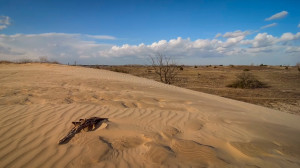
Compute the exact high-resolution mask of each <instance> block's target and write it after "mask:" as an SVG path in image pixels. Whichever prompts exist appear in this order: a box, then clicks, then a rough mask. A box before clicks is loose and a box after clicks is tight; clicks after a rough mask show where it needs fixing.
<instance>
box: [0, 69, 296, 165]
mask: <svg viewBox="0 0 300 168" xmlns="http://www.w3.org/2000/svg"><path fill="white" fill-rule="evenodd" d="M0 78H1V80H0V117H1V120H0V134H1V136H0V151H1V152H0V167H300V150H299V149H300V116H296V115H291V114H287V113H283V112H279V111H275V110H271V109H267V108H264V107H260V106H256V105H251V104H247V103H243V102H239V101H235V100H230V99H226V98H222V97H218V96H214V95H209V94H204V93H200V92H195V91H191V90H187V89H183V88H178V87H175V86H169V85H164V84H162V83H158V82H155V81H152V80H148V79H143V78H138V77H134V76H131V75H128V74H120V73H115V72H110V71H105V70H97V69H89V68H82V67H73V66H64V65H48V64H22V65H15V64H9V65H0ZM90 117H101V118H108V119H109V121H108V122H105V123H102V125H101V126H99V127H98V128H97V129H95V130H92V131H88V132H84V131H82V132H80V133H78V134H76V135H75V136H74V137H73V138H72V139H71V140H70V141H69V142H68V143H66V144H63V145H58V141H59V140H60V139H61V138H63V137H64V136H65V135H66V134H67V133H68V132H69V131H70V129H71V128H72V127H73V125H72V121H78V120H79V119H80V118H90Z"/></svg>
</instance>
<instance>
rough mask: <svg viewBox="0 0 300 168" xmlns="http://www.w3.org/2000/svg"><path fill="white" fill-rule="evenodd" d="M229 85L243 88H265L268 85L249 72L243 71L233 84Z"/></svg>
mask: <svg viewBox="0 0 300 168" xmlns="http://www.w3.org/2000/svg"><path fill="white" fill-rule="evenodd" d="M227 87H233V88H242V89H256V88H264V87H266V85H265V84H264V83H262V82H261V81H259V80H258V79H256V78H255V76H254V75H252V74H251V73H249V72H243V73H241V74H239V75H237V80H236V81H235V82H233V83H232V84H229V85H227Z"/></svg>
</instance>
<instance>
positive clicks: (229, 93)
mask: <svg viewBox="0 0 300 168" xmlns="http://www.w3.org/2000/svg"><path fill="white" fill-rule="evenodd" d="M92 67H94V68H101V69H107V70H113V69H116V68H117V69H118V70H122V71H126V72H128V73H129V74H132V75H136V76H140V77H144V78H149V79H153V80H156V81H160V80H159V77H158V76H157V75H156V74H155V72H154V70H153V69H152V68H151V67H147V66H134V65H133V66H92ZM245 69H248V70H249V71H250V72H251V74H253V75H254V76H255V77H257V79H258V80H259V81H261V82H263V83H265V84H267V85H268V87H267V88H259V89H240V88H228V87H226V86H227V85H228V84H231V83H233V82H234V81H235V80H236V75H238V74H240V73H242V72H244V70H245ZM299 83H300V73H299V71H298V67H296V66H293V67H292V66H290V67H289V68H288V69H286V68H285V67H283V66H282V67H280V66H266V65H263V66H236V65H234V66H233V65H231V66H214V65H213V66H211V65H210V66H197V68H195V66H185V67H183V70H182V71H180V72H179V74H178V78H177V80H176V81H175V83H174V84H173V85H176V86H179V87H184V88H188V89H191V90H195V91H201V92H205V93H209V94H215V95H219V96H222V97H227V98H231V99H235V100H240V101H244V102H248V103H253V104H257V105H261V106H265V107H269V108H273V109H277V110H280V111H284V112H288V113H293V114H298V115H300V87H299Z"/></svg>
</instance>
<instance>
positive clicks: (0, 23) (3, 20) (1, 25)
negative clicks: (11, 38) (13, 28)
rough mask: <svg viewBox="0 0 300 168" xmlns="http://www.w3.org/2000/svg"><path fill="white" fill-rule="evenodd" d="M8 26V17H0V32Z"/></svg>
mask: <svg viewBox="0 0 300 168" xmlns="http://www.w3.org/2000/svg"><path fill="white" fill-rule="evenodd" d="M8 25H10V18H9V17H8V16H0V30H3V29H5V28H7V26H8Z"/></svg>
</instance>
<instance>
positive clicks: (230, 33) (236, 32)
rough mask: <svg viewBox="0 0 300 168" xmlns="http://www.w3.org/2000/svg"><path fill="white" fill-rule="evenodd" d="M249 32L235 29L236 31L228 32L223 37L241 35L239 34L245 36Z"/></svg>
mask: <svg viewBox="0 0 300 168" xmlns="http://www.w3.org/2000/svg"><path fill="white" fill-rule="evenodd" d="M249 34H250V32H249V31H243V32H242V31H240V30H237V31H234V32H227V33H225V34H224V35H223V37H225V38H234V37H239V36H242V37H245V36H247V35H249Z"/></svg>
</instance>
